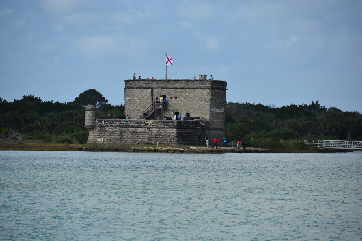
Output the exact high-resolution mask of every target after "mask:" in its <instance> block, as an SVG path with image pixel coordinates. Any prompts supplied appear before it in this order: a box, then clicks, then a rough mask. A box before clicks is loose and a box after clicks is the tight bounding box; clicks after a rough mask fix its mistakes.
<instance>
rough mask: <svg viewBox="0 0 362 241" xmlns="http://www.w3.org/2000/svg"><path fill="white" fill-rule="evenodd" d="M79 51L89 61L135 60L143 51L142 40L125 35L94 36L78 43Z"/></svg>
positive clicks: (144, 44) (143, 43) (144, 45)
mask: <svg viewBox="0 0 362 241" xmlns="http://www.w3.org/2000/svg"><path fill="white" fill-rule="evenodd" d="M78 46H79V50H80V51H81V53H82V54H83V55H84V56H85V57H86V58H89V59H93V60H97V59H115V58H125V57H126V58H136V57H137V56H139V55H140V54H141V53H142V52H144V51H145V48H146V43H145V42H144V41H143V40H142V38H138V37H128V36H126V35H122V34H119V35H113V36H112V35H94V36H91V37H86V38H83V39H81V40H80V41H79V42H78Z"/></svg>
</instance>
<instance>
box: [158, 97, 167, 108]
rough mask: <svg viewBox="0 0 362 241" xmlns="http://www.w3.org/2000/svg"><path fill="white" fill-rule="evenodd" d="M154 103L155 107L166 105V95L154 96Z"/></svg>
mask: <svg viewBox="0 0 362 241" xmlns="http://www.w3.org/2000/svg"><path fill="white" fill-rule="evenodd" d="M155 102H156V103H155V104H156V107H166V96H161V97H160V98H158V96H156V97H155Z"/></svg>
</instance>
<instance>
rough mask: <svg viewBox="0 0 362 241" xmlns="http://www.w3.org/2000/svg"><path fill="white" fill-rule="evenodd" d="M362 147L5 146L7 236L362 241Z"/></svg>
mask: <svg viewBox="0 0 362 241" xmlns="http://www.w3.org/2000/svg"><path fill="white" fill-rule="evenodd" d="M361 177H362V153H361V152H353V153H340V154H231V153H230V154H166V153H121V152H96V153H94V152H28V151H0V240H31V239H33V240H362V187H361Z"/></svg>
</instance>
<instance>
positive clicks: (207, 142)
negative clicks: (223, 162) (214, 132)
mask: <svg viewBox="0 0 362 241" xmlns="http://www.w3.org/2000/svg"><path fill="white" fill-rule="evenodd" d="M205 142H206V147H207V148H209V137H208V136H206V137H205Z"/></svg>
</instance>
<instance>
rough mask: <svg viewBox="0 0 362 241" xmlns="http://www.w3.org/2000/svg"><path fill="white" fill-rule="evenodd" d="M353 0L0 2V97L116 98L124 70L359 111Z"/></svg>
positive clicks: (268, 100) (359, 38) (360, 73)
mask: <svg viewBox="0 0 362 241" xmlns="http://www.w3.org/2000/svg"><path fill="white" fill-rule="evenodd" d="M361 23H362V1H359V0H303V1H301V0H291V1H287V0H265V1H263V0H260V1H254V0H249V1H243V0H193V1H191V0H152V1H145V0H117V1H115V0H103V1H99V0H62V1H59V0H32V1H29V0H0V97H1V98H3V99H5V100H7V101H14V99H21V98H22V96H24V95H34V96H36V97H40V98H41V99H42V100H43V101H52V100H53V101H54V102H55V101H59V102H71V101H73V100H74V99H75V98H76V97H78V96H79V94H80V93H82V92H84V91H86V90H88V89H96V90H97V91H99V92H100V93H101V94H102V95H103V96H104V97H105V98H106V99H108V101H109V103H110V104H112V105H120V104H124V95H123V93H124V80H125V79H130V78H132V75H133V73H134V72H135V73H136V75H137V76H142V78H151V77H154V78H156V79H164V78H165V72H166V65H165V53H166V52H167V54H168V55H169V56H170V57H172V58H173V65H172V66H168V68H167V69H168V73H167V75H168V78H169V79H193V77H194V76H197V77H198V75H199V74H206V75H208V76H210V75H213V77H214V78H215V79H216V80H224V81H227V83H228V90H227V97H226V99H227V101H229V102H239V103H244V102H249V103H256V104H258V103H261V104H263V105H271V106H275V107H281V106H286V105H291V104H299V105H301V104H311V103H312V101H314V102H315V101H317V100H318V101H319V103H320V104H321V105H322V106H325V107H327V108H329V107H336V108H339V109H341V110H342V111H358V112H360V113H362V27H361Z"/></svg>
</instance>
